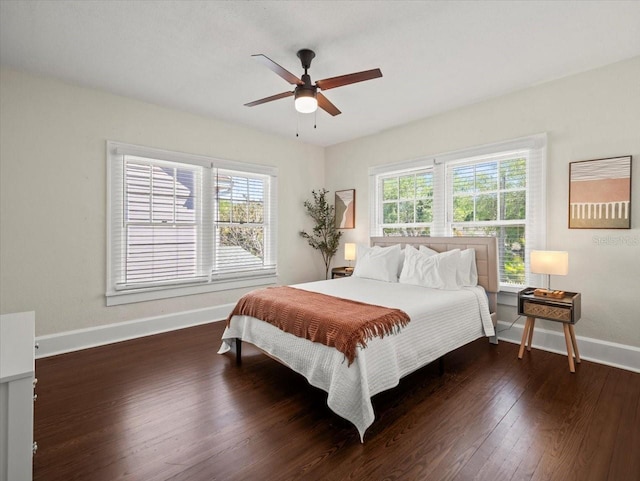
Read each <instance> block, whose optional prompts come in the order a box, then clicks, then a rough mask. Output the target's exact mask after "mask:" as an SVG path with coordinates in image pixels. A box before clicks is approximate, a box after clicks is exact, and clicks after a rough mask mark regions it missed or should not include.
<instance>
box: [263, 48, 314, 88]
mask: <svg viewBox="0 0 640 481" xmlns="http://www.w3.org/2000/svg"><path fill="white" fill-rule="evenodd" d="M252 57H253V58H255V59H256V60H257V61H258V62H260V63H261V64H263V65H264V66H265V67H267V68H268V69H270V70H273V71H274V72H275V73H277V74H278V75H280V77H282V78H283V79H285V80H286V81H287V82H289V83H290V84H291V85H302V83H303V82H302V80H300V79H299V78H298V77H296V76H295V75H293V74H292V73H291V72H289V71H288V70H287V69H286V68H284V67H281V66H280V65H278V64H277V63H275V62H274V61H273V60H271V59H270V58H269V57H267V56H266V55H262V54H261V53H258V54H256V55H252Z"/></svg>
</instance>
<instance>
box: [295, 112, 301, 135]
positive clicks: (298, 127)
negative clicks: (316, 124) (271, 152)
mask: <svg viewBox="0 0 640 481" xmlns="http://www.w3.org/2000/svg"><path fill="white" fill-rule="evenodd" d="M299 131H300V114H299V113H298V112H296V137H298V132H299Z"/></svg>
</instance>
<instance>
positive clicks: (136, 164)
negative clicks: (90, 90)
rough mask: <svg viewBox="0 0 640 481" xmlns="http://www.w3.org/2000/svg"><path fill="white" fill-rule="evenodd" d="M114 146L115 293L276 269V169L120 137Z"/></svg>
mask: <svg viewBox="0 0 640 481" xmlns="http://www.w3.org/2000/svg"><path fill="white" fill-rule="evenodd" d="M107 151H108V159H109V164H110V165H109V173H110V175H109V193H110V196H109V229H108V230H109V234H108V235H109V239H108V241H109V262H108V267H109V269H108V271H109V272H108V280H107V282H108V291H107V296H108V297H109V296H114V295H119V294H123V293H124V294H126V293H131V292H140V291H145V290H154V291H158V290H162V289H172V294H171V295H180V294H178V293H176V291H175V289H176V288H177V287H185V286H186V287H188V286H202V285H213V284H216V283H221V282H224V281H229V280H233V279H256V278H261V277H269V276H275V274H276V245H275V242H276V237H275V233H276V226H275V222H276V215H275V209H276V202H275V200H276V197H275V194H276V192H275V189H276V177H275V169H273V168H269V167H264V166H255V165H252V164H241V163H237V162H231V161H221V160H217V159H209V158H204V157H198V156H191V155H188V154H180V153H175V152H166V151H161V150H157V149H151V148H144V147H138V146H131V145H127V144H120V143H116V142H108V144H107ZM212 290H217V289H212ZM199 292H202V291H199ZM159 297H163V296H162V295H160V296H159Z"/></svg>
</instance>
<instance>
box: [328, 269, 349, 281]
mask: <svg viewBox="0 0 640 481" xmlns="http://www.w3.org/2000/svg"><path fill="white" fill-rule="evenodd" d="M351 274H353V267H334V268H333V269H331V279H335V278H337V277H349V276H350V275H351Z"/></svg>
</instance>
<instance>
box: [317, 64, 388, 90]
mask: <svg viewBox="0 0 640 481" xmlns="http://www.w3.org/2000/svg"><path fill="white" fill-rule="evenodd" d="M379 77H382V72H381V71H380V69H379V68H374V69H373V70H365V71H364V72H357V73H350V74H347V75H340V76H339V77H331V78H326V79H322V80H318V81H317V82H316V85H317V86H318V87H320V88H321V89H322V90H329V89H334V88H336V87H342V86H344V85H349V84H354V83H357V82H364V81H365V80H371V79H374V78H379Z"/></svg>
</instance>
